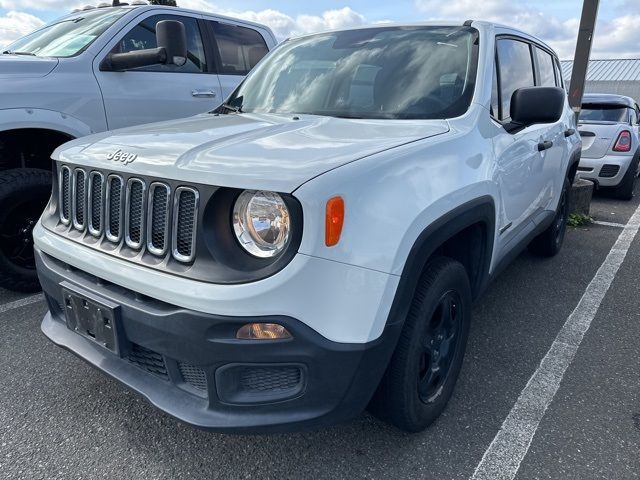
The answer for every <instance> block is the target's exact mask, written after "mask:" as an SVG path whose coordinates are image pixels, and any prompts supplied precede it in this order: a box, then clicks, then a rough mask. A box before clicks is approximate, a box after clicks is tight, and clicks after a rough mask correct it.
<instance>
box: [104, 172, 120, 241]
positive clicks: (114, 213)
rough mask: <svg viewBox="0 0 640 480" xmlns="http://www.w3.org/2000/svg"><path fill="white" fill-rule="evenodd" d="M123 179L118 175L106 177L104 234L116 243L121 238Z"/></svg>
mask: <svg viewBox="0 0 640 480" xmlns="http://www.w3.org/2000/svg"><path fill="white" fill-rule="evenodd" d="M123 187H124V181H123V180H122V177H120V176H118V175H109V178H108V179H107V199H106V202H105V203H106V213H105V218H106V220H105V230H106V231H105V235H106V237H107V240H109V241H111V242H115V243H118V242H119V241H120V239H121V238H122V199H123V197H124V195H123Z"/></svg>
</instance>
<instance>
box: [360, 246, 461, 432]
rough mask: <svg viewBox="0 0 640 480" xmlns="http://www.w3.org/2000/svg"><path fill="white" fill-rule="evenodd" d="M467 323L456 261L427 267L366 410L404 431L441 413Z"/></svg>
mask: <svg viewBox="0 0 640 480" xmlns="http://www.w3.org/2000/svg"><path fill="white" fill-rule="evenodd" d="M470 322H471V287H470V285H469V278H468V277H467V272H466V270H465V268H464V267H463V266H462V264H460V263H459V262H457V261H455V260H453V259H451V258H448V257H438V258H436V259H434V260H432V261H431V262H429V264H428V265H427V267H426V269H425V272H424V273H423V275H422V278H421V279H420V282H419V284H418V287H417V288H416V292H415V295H414V298H413V301H412V304H411V308H410V311H409V315H408V317H407V320H406V322H405V325H404V327H403V330H402V334H401V335H400V339H399V340H398V345H397V346H396V349H395V351H394V353H393V356H392V358H391V362H390V363H389V366H388V367H387V371H386V372H385V374H384V377H383V379H382V381H381V383H380V385H379V387H378V390H377V391H376V394H375V395H374V398H373V400H372V402H371V405H370V408H371V410H372V412H373V413H374V414H375V415H377V416H378V417H380V418H382V419H383V420H387V421H389V422H390V423H392V424H393V425H395V426H396V427H398V428H400V429H402V430H405V431H407V432H419V431H421V430H423V429H425V428H426V427H428V426H429V425H430V424H431V423H432V422H433V421H434V420H435V419H436V418H438V416H439V415H440V414H441V413H442V411H443V410H444V408H445V407H446V405H447V402H448V401H449V398H451V395H452V393H453V389H454V386H455V384H456V380H457V378H458V374H459V373H460V368H461V366H462V359H463V358H464V351H465V348H466V344H467V337H468V335H469V325H470Z"/></svg>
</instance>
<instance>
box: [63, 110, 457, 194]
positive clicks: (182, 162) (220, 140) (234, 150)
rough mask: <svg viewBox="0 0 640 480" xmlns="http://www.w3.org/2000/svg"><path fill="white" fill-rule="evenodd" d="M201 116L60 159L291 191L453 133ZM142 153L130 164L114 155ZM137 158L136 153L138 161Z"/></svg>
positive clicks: (114, 135)
mask: <svg viewBox="0 0 640 480" xmlns="http://www.w3.org/2000/svg"><path fill="white" fill-rule="evenodd" d="M298 117H299V120H294V119H293V118H294V117H293V115H257V114H240V115H236V114H229V115H220V116H215V115H211V114H205V115H198V116H196V117H190V118H186V119H183V120H177V121H171V122H163V123H155V124H150V125H143V126H138V127H132V128H127V129H122V130H116V131H114V132H106V133H102V134H98V135H92V136H89V137H84V138H81V139H78V140H75V141H73V142H70V143H68V144H66V145H64V146H63V147H61V148H60V149H58V150H57V151H56V152H54V158H55V159H59V160H62V161H67V162H70V163H79V164H83V165H87V166H93V167H96V168H102V169H109V170H122V171H133V172H139V173H140V174H141V175H148V176H155V177H160V178H173V179H178V180H183V181H188V182H195V183H206V184H211V185H219V186H227V187H238V188H247V189H269V190H275V191H280V192H291V191H293V190H295V189H296V188H297V187H298V186H300V185H301V184H302V183H304V182H306V181H308V180H309V179H311V178H313V177H315V176H317V175H320V174H322V173H324V172H326V171H328V170H331V169H334V168H336V167H339V166H341V165H344V164H346V163H349V162H352V161H354V160H358V159H360V158H363V157H366V156H369V155H371V154H374V153H377V152H380V151H383V150H387V149H390V148H393V147H396V146H399V145H402V144H406V143H409V142H413V141H416V140H420V139H423V138H427V137H431V136H434V135H439V134H443V133H445V132H447V131H448V130H449V127H448V124H447V122H446V121H445V120H429V121H425V120H420V121H418V120H415V121H414V120H354V119H341V118H333V117H320V116H314V115H299V116H298ZM118 150H120V151H122V152H124V153H125V154H127V155H128V154H133V155H136V158H135V160H134V161H133V162H131V163H127V164H124V163H122V162H116V161H113V160H109V159H108V158H107V156H108V155H109V154H112V153H114V152H116V151H118ZM133 155H131V156H132V157H133Z"/></svg>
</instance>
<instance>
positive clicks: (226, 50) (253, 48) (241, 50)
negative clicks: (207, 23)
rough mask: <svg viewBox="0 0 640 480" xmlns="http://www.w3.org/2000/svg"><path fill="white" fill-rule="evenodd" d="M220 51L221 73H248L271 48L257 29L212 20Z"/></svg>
mask: <svg viewBox="0 0 640 480" xmlns="http://www.w3.org/2000/svg"><path fill="white" fill-rule="evenodd" d="M211 25H212V27H213V33H214V34H215V37H216V43H217V45H218V52H219V53H220V63H221V65H220V73H221V74H226V75H246V74H247V73H249V70H251V69H252V68H253V67H254V66H255V65H256V63H258V62H259V61H260V60H261V59H262V57H264V56H265V55H266V54H267V53H268V51H269V49H268V48H267V45H266V44H265V42H264V38H262V35H260V34H259V33H258V32H256V31H255V30H252V29H250V28H245V27H240V26H238V25H229V24H226V23H220V22H211Z"/></svg>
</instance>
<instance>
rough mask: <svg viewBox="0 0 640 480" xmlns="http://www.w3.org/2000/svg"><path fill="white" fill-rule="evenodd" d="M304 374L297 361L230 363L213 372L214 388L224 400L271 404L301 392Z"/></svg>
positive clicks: (239, 402) (235, 402) (303, 385)
mask: <svg viewBox="0 0 640 480" xmlns="http://www.w3.org/2000/svg"><path fill="white" fill-rule="evenodd" d="M305 377H306V370H305V368H304V367H303V366H302V365H298V364H270V365H260V364H254V365H250V364H245V365H243V364H232V365H227V366H224V367H221V368H219V369H218V370H217V371H216V389H217V390H218V396H219V397H220V399H221V400H222V401H223V402H227V403H234V404H250V403H270V402H277V401H282V400H287V399H290V398H294V397H297V396H299V395H300V394H302V392H303V391H304V387H305V380H306V378H305Z"/></svg>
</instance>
